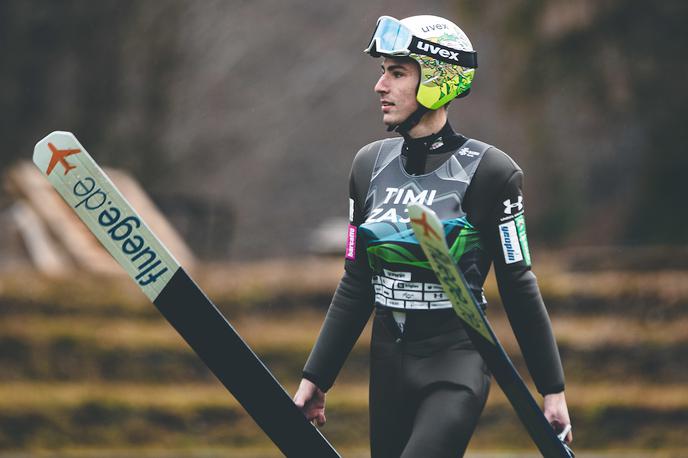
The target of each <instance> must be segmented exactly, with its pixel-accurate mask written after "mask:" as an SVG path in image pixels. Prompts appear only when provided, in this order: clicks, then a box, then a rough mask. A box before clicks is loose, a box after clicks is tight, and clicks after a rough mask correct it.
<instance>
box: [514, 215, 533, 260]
mask: <svg viewBox="0 0 688 458" xmlns="http://www.w3.org/2000/svg"><path fill="white" fill-rule="evenodd" d="M514 222H515V223H516V233H518V241H519V242H520V245H521V251H522V252H523V260H524V261H525V263H526V264H527V265H530V250H529V249H528V236H527V235H526V219H525V217H524V216H523V215H518V216H517V217H516V219H515V220H514Z"/></svg>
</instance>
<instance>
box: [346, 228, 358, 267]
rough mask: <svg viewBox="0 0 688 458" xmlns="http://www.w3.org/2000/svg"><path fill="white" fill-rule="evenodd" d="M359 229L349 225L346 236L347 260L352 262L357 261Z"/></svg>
mask: <svg viewBox="0 0 688 458" xmlns="http://www.w3.org/2000/svg"><path fill="white" fill-rule="evenodd" d="M357 231H358V228H357V227H356V226H354V225H353V224H349V230H348V231H347V235H346V259H350V260H352V261H355V260H356V232H357Z"/></svg>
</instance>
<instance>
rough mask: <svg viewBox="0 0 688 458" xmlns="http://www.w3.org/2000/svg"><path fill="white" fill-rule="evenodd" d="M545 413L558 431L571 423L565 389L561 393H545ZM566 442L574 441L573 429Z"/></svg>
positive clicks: (565, 439)
mask: <svg viewBox="0 0 688 458" xmlns="http://www.w3.org/2000/svg"><path fill="white" fill-rule="evenodd" d="M543 413H544V414H545V418H546V419H547V421H548V422H549V423H550V425H552V427H553V428H554V430H555V431H556V432H557V433H560V432H561V431H563V430H564V428H566V426H567V425H570V424H571V420H570V419H569V409H568V407H566V397H565V396H564V392H563V391H562V392H561V393H554V394H547V395H545V400H544V407H543ZM564 442H566V443H567V444H570V443H571V442H573V433H572V432H571V431H569V433H568V434H567V435H566V437H565V438H564Z"/></svg>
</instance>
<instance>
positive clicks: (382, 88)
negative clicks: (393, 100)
mask: <svg viewBox="0 0 688 458" xmlns="http://www.w3.org/2000/svg"><path fill="white" fill-rule="evenodd" d="M374 90H375V92H377V93H378V94H386V93H388V92H389V87H388V86H387V78H386V77H385V75H384V74H383V75H380V78H379V79H378V80H377V83H375V88H374Z"/></svg>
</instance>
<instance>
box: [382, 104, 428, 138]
mask: <svg viewBox="0 0 688 458" xmlns="http://www.w3.org/2000/svg"><path fill="white" fill-rule="evenodd" d="M428 111H430V110H429V109H427V108H425V107H424V106H423V105H418V108H416V111H414V112H413V113H411V115H410V116H409V117H408V118H406V120H405V121H402V122H400V123H399V124H392V125H390V126H387V132H392V131H395V132H397V133H399V134H401V135H406V134H408V131H409V130H411V129H413V128H414V127H416V125H418V123H419V122H420V119H421V118H422V117H423V115H424V114H425V113H427V112H428Z"/></svg>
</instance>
